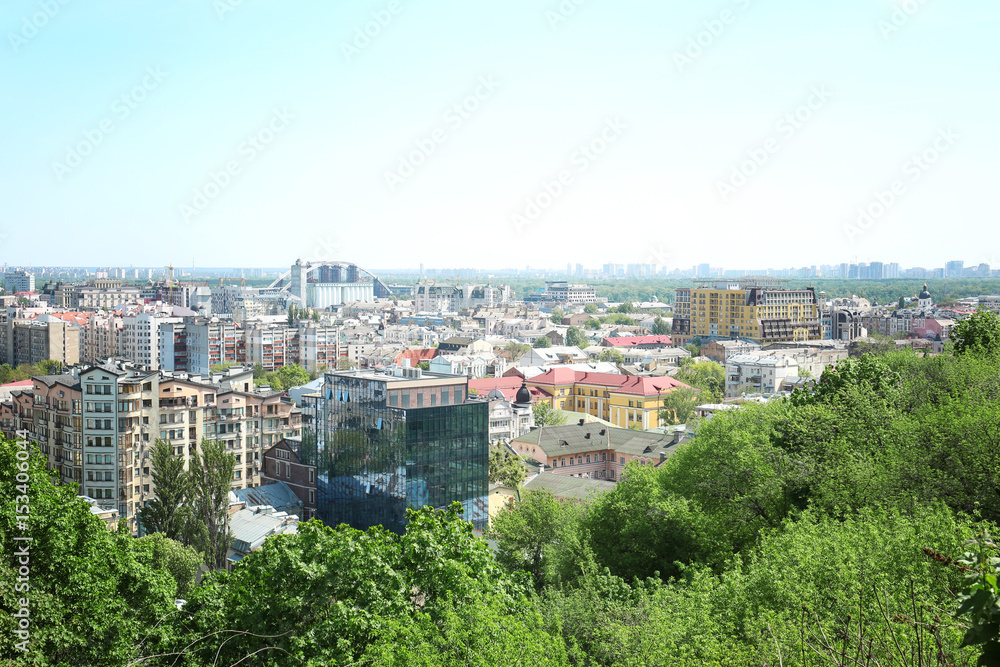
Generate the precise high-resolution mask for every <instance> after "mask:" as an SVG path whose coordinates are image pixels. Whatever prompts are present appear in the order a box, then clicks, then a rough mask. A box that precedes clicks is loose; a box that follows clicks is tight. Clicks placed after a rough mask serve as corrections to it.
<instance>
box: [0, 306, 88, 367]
mask: <svg viewBox="0 0 1000 667" xmlns="http://www.w3.org/2000/svg"><path fill="white" fill-rule="evenodd" d="M80 331H81V330H80V327H79V326H77V325H76V324H73V323H71V322H67V321H64V320H61V319H59V318H54V317H40V318H36V319H18V318H14V317H9V316H8V317H7V318H6V321H4V322H0V364H4V363H5V364H10V365H11V366H14V367H15V368H16V367H17V366H20V365H21V364H37V363H38V362H40V361H44V360H46V359H54V360H55V361H58V362H60V363H62V364H63V365H64V366H72V365H74V364H78V363H80Z"/></svg>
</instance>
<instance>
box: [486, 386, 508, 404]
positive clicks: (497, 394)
mask: <svg viewBox="0 0 1000 667" xmlns="http://www.w3.org/2000/svg"><path fill="white" fill-rule="evenodd" d="M486 398H487V400H490V401H504V400H507V397H506V396H504V395H503V392H502V391H500V390H499V389H494V390H493V391H491V392H490V394H489V396H487V397H486Z"/></svg>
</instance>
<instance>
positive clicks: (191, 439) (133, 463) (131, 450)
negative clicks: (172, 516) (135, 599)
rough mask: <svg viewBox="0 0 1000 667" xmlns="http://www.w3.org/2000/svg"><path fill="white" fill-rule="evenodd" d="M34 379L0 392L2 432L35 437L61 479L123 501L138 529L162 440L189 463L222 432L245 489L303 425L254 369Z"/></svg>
mask: <svg viewBox="0 0 1000 667" xmlns="http://www.w3.org/2000/svg"><path fill="white" fill-rule="evenodd" d="M32 382H33V385H32V387H29V388H27V389H23V390H18V391H15V392H11V397H10V398H9V399H7V400H4V401H0V432H2V433H3V434H4V435H5V436H7V437H17V438H22V439H24V440H27V441H29V442H32V443H34V444H35V445H36V446H37V447H38V448H39V450H40V451H41V452H42V454H43V455H45V457H46V458H47V461H48V467H49V468H50V469H52V470H55V471H57V472H58V473H59V476H60V479H61V480H62V482H63V483H66V484H69V483H76V484H79V486H80V490H81V493H83V494H84V495H87V496H90V497H91V498H94V499H95V500H96V501H97V505H98V506H99V507H101V508H102V509H109V510H110V509H117V510H118V513H119V516H120V517H121V519H122V520H123V521H125V522H126V524H127V525H128V526H129V527H130V528H131V529H132V530H137V529H138V526H137V524H136V522H135V518H136V513H137V512H138V511H139V509H140V508H141V507H142V506H143V505H144V504H145V503H147V502H148V501H149V500H151V499H152V498H154V497H155V493H156V489H155V487H154V486H153V481H152V472H153V471H152V468H151V463H150V452H151V447H152V445H153V443H154V442H155V441H156V440H161V441H163V442H166V443H168V444H169V445H170V446H171V448H172V449H173V450H174V454H175V455H176V456H178V457H181V458H183V459H184V461H185V466H189V465H190V461H191V459H192V458H193V457H195V456H197V455H198V450H199V448H200V445H201V442H202V439H209V440H219V441H222V442H223V443H224V444H225V448H226V452H227V453H229V454H232V455H233V457H234V458H235V462H236V466H235V470H234V472H233V479H232V480H231V483H230V487H231V488H232V489H241V488H246V487H249V486H257V485H259V484H260V481H261V480H260V472H261V471H260V468H261V461H262V459H263V452H264V451H266V450H267V449H269V448H270V447H272V446H273V445H275V444H277V443H278V442H280V441H281V440H282V439H283V438H295V437H297V436H299V435H301V430H300V429H301V421H302V412H301V410H300V409H299V408H297V407H295V406H294V405H293V404H292V403H291V401H290V400H289V399H287V398H283V397H282V396H281V395H280V394H279V393H278V392H264V391H256V390H255V389H254V388H253V377H252V373H250V372H249V371H246V372H242V373H240V372H235V373H230V374H228V375H216V376H214V377H210V378H202V377H198V376H187V375H179V376H173V375H170V374H165V373H163V372H150V371H145V370H141V369H139V368H137V367H136V366H134V365H131V364H123V363H113V364H112V365H103V366H91V367H88V368H86V369H84V370H82V371H80V372H79V373H76V372H74V373H73V374H66V375H46V376H36V377H34V378H32Z"/></svg>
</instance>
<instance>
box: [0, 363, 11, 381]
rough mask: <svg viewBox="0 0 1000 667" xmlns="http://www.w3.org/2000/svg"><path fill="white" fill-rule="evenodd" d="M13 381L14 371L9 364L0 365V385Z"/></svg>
mask: <svg viewBox="0 0 1000 667" xmlns="http://www.w3.org/2000/svg"><path fill="white" fill-rule="evenodd" d="M13 381H14V369H13V368H12V367H11V365H10V364H0V384H8V383H10V382H13Z"/></svg>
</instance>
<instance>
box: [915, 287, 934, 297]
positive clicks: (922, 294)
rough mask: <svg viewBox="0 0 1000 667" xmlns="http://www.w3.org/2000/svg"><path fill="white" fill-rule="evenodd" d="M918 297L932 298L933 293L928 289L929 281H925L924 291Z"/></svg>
mask: <svg viewBox="0 0 1000 667" xmlns="http://www.w3.org/2000/svg"><path fill="white" fill-rule="evenodd" d="M917 298H918V299H929V298H931V293H930V292H928V291H927V283H924V291H923V292H921V293H920V294H918V295H917Z"/></svg>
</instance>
